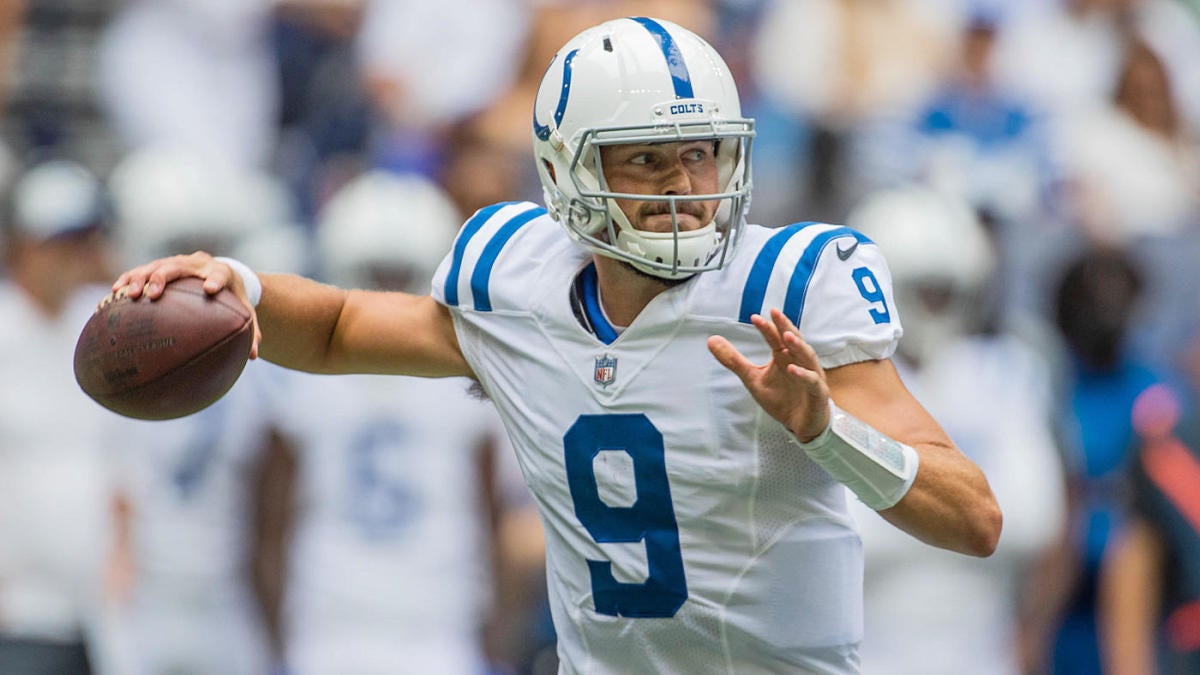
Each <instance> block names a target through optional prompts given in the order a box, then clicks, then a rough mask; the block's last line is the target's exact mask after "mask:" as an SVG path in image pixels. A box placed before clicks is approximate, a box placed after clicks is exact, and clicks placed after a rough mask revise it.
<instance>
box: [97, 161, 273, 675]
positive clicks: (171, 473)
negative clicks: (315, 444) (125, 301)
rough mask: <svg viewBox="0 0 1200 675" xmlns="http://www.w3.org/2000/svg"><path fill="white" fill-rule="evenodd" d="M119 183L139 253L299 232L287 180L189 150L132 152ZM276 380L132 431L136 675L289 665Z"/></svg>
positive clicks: (257, 367)
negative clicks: (281, 625) (277, 489)
mask: <svg viewBox="0 0 1200 675" xmlns="http://www.w3.org/2000/svg"><path fill="white" fill-rule="evenodd" d="M110 182H111V185H112V189H113V193H114V197H115V205H116V212H117V216H118V228H117V229H118V234H119V240H120V241H121V242H122V244H123V249H124V250H126V251H129V252H130V254H131V255H171V254H174V253H184V252H189V251H192V250H195V249H196V248H198V247H213V248H214V250H219V251H223V252H225V253H228V254H235V253H236V254H238V255H246V251H245V249H244V246H245V244H246V243H247V242H249V241H252V240H253V239H254V238H255V237H256V236H262V235H263V233H264V232H270V231H272V229H273V228H279V227H284V226H286V225H285V224H286V222H287V216H288V214H287V211H286V205H287V200H286V198H285V197H284V196H283V195H282V192H283V188H282V187H280V186H279V185H277V183H276V182H275V181H272V180H270V179H268V178H266V177H265V176H263V175H262V174H260V173H258V172H249V171H246V170H239V169H236V168H235V167H231V166H228V165H227V164H225V163H223V162H221V161H217V160H213V159H212V158H206V157H201V156H197V155H193V154H191V153H189V152H186V151H183V150H179V149H165V148H157V147H155V148H146V149H143V150H140V151H138V152H136V153H131V154H130V155H128V156H127V157H126V158H125V159H124V160H123V161H122V162H121V163H120V164H119V165H118V166H117V167H116V168H115V169H114V170H113V172H112V176H111V178H110ZM251 257H253V256H251ZM259 260H262V258H261V257H260V258H259ZM276 262H278V261H272V262H271V263H267V262H266V261H263V263H264V264H275V263H276ZM272 369H273V367H272V366H271V365H270V364H268V363H266V362H259V361H252V362H251V363H249V364H248V365H247V367H246V369H245V371H243V373H242V375H241V377H240V378H239V379H238V381H237V383H236V384H235V385H234V386H233V388H232V389H231V390H230V391H229V393H228V394H226V395H225V396H224V397H223V398H222V399H220V400H219V401H217V402H216V403H215V404H213V405H212V406H210V407H208V408H206V409H204V410H202V411H201V412H199V413H197V414H195V415H191V416H188V417H184V418H180V419H176V420H167V421H156V422H141V421H130V422H129V425H130V428H129V429H128V430H127V431H126V436H125V437H123V439H122V441H121V448H120V452H121V457H122V459H123V460H124V461H123V462H122V468H123V470H124V471H123V484H124V487H125V491H126V493H127V495H128V501H127V502H126V503H125V504H124V505H123V508H122V509H121V510H120V511H119V514H118V515H119V516H120V517H121V520H122V521H123V524H122V532H123V534H124V536H123V539H124V541H125V543H126V547H125V549H124V552H125V560H124V562H125V565H124V570H123V572H124V581H123V584H122V591H123V592H122V593H121V600H122V603H121V604H122V606H121V610H122V615H123V616H124V618H125V622H124V631H125V632H124V635H123V637H124V639H125V640H126V642H125V644H124V645H122V646H123V651H124V654H123V656H124V659H125V661H126V662H127V663H128V664H129V665H128V667H129V668H130V672H131V673H134V674H135V675H173V674H177V673H186V674H188V675H261V674H263V673H266V672H268V671H269V669H270V667H271V665H272V663H274V662H277V661H278V660H279V655H280V651H281V649H280V646H279V639H278V636H279V631H278V623H277V619H278V599H279V596H280V591H281V585H282V568H281V565H282V551H281V549H280V544H279V542H280V539H279V537H278V536H277V535H275V534H274V533H277V532H278V527H279V523H280V521H279V519H278V517H277V514H278V513H279V511H278V509H279V506H280V503H281V502H282V501H283V497H282V496H280V495H278V494H275V493H273V492H271V490H272V489H273V488H274V484H272V483H269V482H268V481H267V480H266V479H267V477H268V476H269V475H271V474H272V473H273V472H272V471H271V470H270V467H272V466H273V464H274V463H277V462H280V461H287V459H288V455H287V454H286V452H285V449H284V448H283V447H282V439H281V437H280V436H279V435H278V434H277V433H275V430H274V427H273V425H272V419H271V417H270V415H269V407H268V406H267V401H268V400H269V398H270V392H269V391H267V389H268V387H270V386H271V385H272V384H273V383H274V381H273V380H272V378H271V377H270V374H269V371H270V370H272Z"/></svg>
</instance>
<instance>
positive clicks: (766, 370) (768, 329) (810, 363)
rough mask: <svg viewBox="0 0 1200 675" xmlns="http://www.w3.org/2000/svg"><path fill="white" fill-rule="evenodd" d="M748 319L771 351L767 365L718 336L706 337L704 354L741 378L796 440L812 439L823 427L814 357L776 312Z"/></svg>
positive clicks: (823, 401) (823, 395) (825, 417)
mask: <svg viewBox="0 0 1200 675" xmlns="http://www.w3.org/2000/svg"><path fill="white" fill-rule="evenodd" d="M750 321H751V323H753V324H754V327H755V328H757V329H758V332H759V333H761V334H762V336H763V340H764V341H765V342H766V343H767V346H769V347H770V348H771V360H770V361H768V362H767V363H765V364H763V365H756V364H754V363H751V362H750V360H749V359H747V358H746V357H745V356H744V355H742V353H741V352H739V351H738V350H737V348H736V347H734V346H733V344H732V343H731V342H729V340H726V339H725V338H723V337H721V336H719V335H714V336H712V337H710V338H708V349H709V351H711V352H712V354H713V356H715V357H716V358H717V361H719V362H720V363H721V365H723V366H725V367H726V368H728V369H729V370H731V371H733V373H734V374H735V375H737V376H738V377H739V378H741V380H742V384H744V385H745V386H746V389H747V390H748V391H749V392H750V395H751V396H753V397H754V400H755V401H757V402H758V405H759V406H761V407H762V409H763V410H765V411H766V412H767V414H769V415H770V416H771V417H774V418H775V419H777V420H779V422H780V423H782V424H783V425H784V426H785V427H787V428H788V430H789V431H791V432H792V434H793V435H794V436H795V437H796V438H797V440H800V441H801V442H805V441H810V440H812V439H813V438H816V437H817V436H818V435H820V433H821V432H822V431H824V430H825V427H827V426H829V386H828V385H827V384H826V383H825V371H824V370H823V369H822V368H821V364H820V362H819V361H818V360H817V353H816V352H815V351H813V348H812V347H811V346H809V344H808V343H807V342H805V341H804V339H803V338H801V337H800V329H798V328H796V325H795V324H793V323H792V321H791V320H790V319H788V318H787V317H786V316H784V314H783V312H781V311H779V310H778V309H772V310H771V318H770V319H767V318H764V317H762V316H760V315H758V314H755V315H754V316H752V317H750Z"/></svg>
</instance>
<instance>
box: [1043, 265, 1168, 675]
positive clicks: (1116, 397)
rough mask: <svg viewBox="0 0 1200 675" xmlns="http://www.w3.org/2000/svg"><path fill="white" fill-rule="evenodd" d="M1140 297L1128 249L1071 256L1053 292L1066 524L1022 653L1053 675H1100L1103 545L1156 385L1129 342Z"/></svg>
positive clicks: (1117, 513)
mask: <svg viewBox="0 0 1200 675" xmlns="http://www.w3.org/2000/svg"><path fill="white" fill-rule="evenodd" d="M1144 297H1145V279H1144V274H1143V272H1142V271H1141V268H1140V265H1138V263H1137V262H1136V261H1135V260H1134V259H1133V258H1132V257H1131V256H1130V255H1129V254H1128V253H1127V252H1125V251H1123V250H1120V249H1108V248H1085V249H1083V250H1080V251H1078V252H1076V253H1075V254H1074V257H1073V258H1072V259H1071V260H1070V262H1069V264H1068V265H1067V267H1066V269H1065V270H1064V271H1063V273H1062V275H1061V278H1060V279H1059V281H1058V283H1057V285H1056V288H1055V294H1054V301H1053V307H1054V315H1055V325H1056V327H1057V329H1058V332H1059V337H1060V338H1061V344H1062V347H1061V350H1062V352H1063V355H1064V356H1063V363H1062V364H1061V368H1060V370H1059V372H1058V373H1056V378H1057V379H1056V382H1055V388H1056V396H1057V401H1056V406H1057V407H1058V410H1057V412H1056V426H1057V433H1058V437H1059V441H1060V443H1061V444H1062V448H1063V456H1064V462H1065V463H1064V467H1065V480H1066V485H1067V527H1066V528H1065V529H1064V531H1063V533H1062V537H1060V539H1059V540H1058V541H1056V542H1055V543H1054V545H1053V546H1051V548H1050V550H1049V551H1048V553H1047V555H1046V557H1045V559H1044V560H1043V561H1042V562H1041V563H1040V564H1039V565H1038V568H1037V569H1036V570H1035V572H1034V575H1033V577H1032V579H1031V584H1032V587H1033V588H1034V589H1035V591H1034V592H1035V593H1036V595H1037V597H1038V598H1039V606H1040V611H1039V615H1038V616H1036V617H1033V618H1032V620H1031V621H1032V623H1033V624H1035V625H1037V624H1040V625H1041V626H1040V628H1038V629H1036V630H1031V631H1030V632H1029V637H1030V638H1031V640H1034V641H1035V642H1037V641H1044V644H1043V645H1041V646H1039V645H1037V644H1032V645H1030V647H1029V652H1030V653H1031V654H1034V655H1040V662H1038V661H1035V662H1034V663H1035V664H1036V665H1037V667H1039V668H1044V669H1045V670H1044V671H1039V672H1051V673H1057V674H1071V673H1078V674H1089V673H1090V674H1099V673H1102V672H1103V669H1102V666H1101V663H1100V657H1101V654H1100V640H1101V637H1100V636H1099V634H1098V632H1097V615H1096V612H1097V593H1098V585H1097V584H1098V578H1099V574H1100V565H1101V561H1102V560H1103V556H1104V551H1105V549H1106V548H1107V547H1108V545H1109V543H1110V542H1111V541H1113V537H1114V536H1117V535H1118V534H1119V533H1120V531H1121V528H1122V527H1123V520H1124V519H1123V513H1122V498H1121V491H1122V488H1123V485H1124V483H1125V475H1126V471H1127V468H1128V466H1129V458H1130V456H1131V449H1132V448H1133V447H1134V439H1135V433H1134V427H1133V421H1132V410H1133V404H1134V401H1135V400H1137V398H1138V397H1139V396H1140V395H1141V394H1142V392H1144V391H1146V390H1147V389H1148V388H1150V387H1152V386H1153V385H1155V384H1159V383H1161V382H1162V381H1163V376H1162V375H1161V374H1160V373H1158V372H1157V370H1156V368H1154V367H1153V366H1152V365H1150V364H1149V363H1147V361H1146V360H1145V359H1143V358H1142V357H1141V356H1140V355H1139V354H1138V353H1137V352H1136V351H1135V350H1133V349H1132V348H1131V345H1130V340H1129V338H1130V336H1131V334H1132V333H1133V332H1134V330H1135V329H1136V328H1137V324H1138V321H1139V318H1138V317H1139V310H1140V309H1141V308H1142V307H1143V298H1144Z"/></svg>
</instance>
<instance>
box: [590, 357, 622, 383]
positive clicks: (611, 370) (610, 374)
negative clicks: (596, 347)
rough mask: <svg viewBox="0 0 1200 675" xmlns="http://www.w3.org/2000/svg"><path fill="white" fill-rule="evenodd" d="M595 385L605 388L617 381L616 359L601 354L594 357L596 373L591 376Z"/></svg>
mask: <svg viewBox="0 0 1200 675" xmlns="http://www.w3.org/2000/svg"><path fill="white" fill-rule="evenodd" d="M593 378H594V379H595V380H596V384H598V385H600V386H601V387H607V386H608V385H610V384H612V383H613V380H615V379H617V357H615V356H613V355H612V354H603V355H601V356H597V357H596V372H595V374H594V375H593Z"/></svg>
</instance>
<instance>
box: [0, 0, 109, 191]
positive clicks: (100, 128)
mask: <svg viewBox="0 0 1200 675" xmlns="http://www.w3.org/2000/svg"><path fill="white" fill-rule="evenodd" d="M117 2H118V0H88V1H83V0H36V1H32V2H31V1H30V0H0V68H2V69H3V70H0V73H2V74H0V110H3V111H4V115H0V137H2V138H3V141H4V143H5V144H7V145H8V146H9V147H10V148H11V150H12V153H13V154H14V155H15V156H16V157H17V158H18V161H19V162H20V163H22V164H28V163H32V162H34V161H38V160H39V159H41V158H44V157H46V156H51V155H55V154H58V155H60V156H65V157H72V158H75V159H77V160H79V161H81V162H83V163H84V164H85V165H86V166H88V167H90V168H92V169H93V170H95V171H97V172H98V173H100V174H101V175H103V173H104V172H106V171H107V170H108V168H109V167H111V166H112V164H113V162H115V161H116V156H117V155H118V154H119V153H120V148H119V146H118V142H117V139H116V137H115V136H114V134H113V133H112V132H111V130H110V129H109V128H108V127H107V126H106V125H105V123H104V119H103V116H102V114H101V112H100V110H99V108H98V106H97V102H96V99H95V93H94V80H93V64H94V62H95V59H96V44H97V42H98V40H99V38H100V34H101V33H102V31H103V30H104V26H105V24H106V22H107V21H108V19H109V17H110V16H111V14H112V12H113V8H114V7H115V6H116V4H117Z"/></svg>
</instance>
